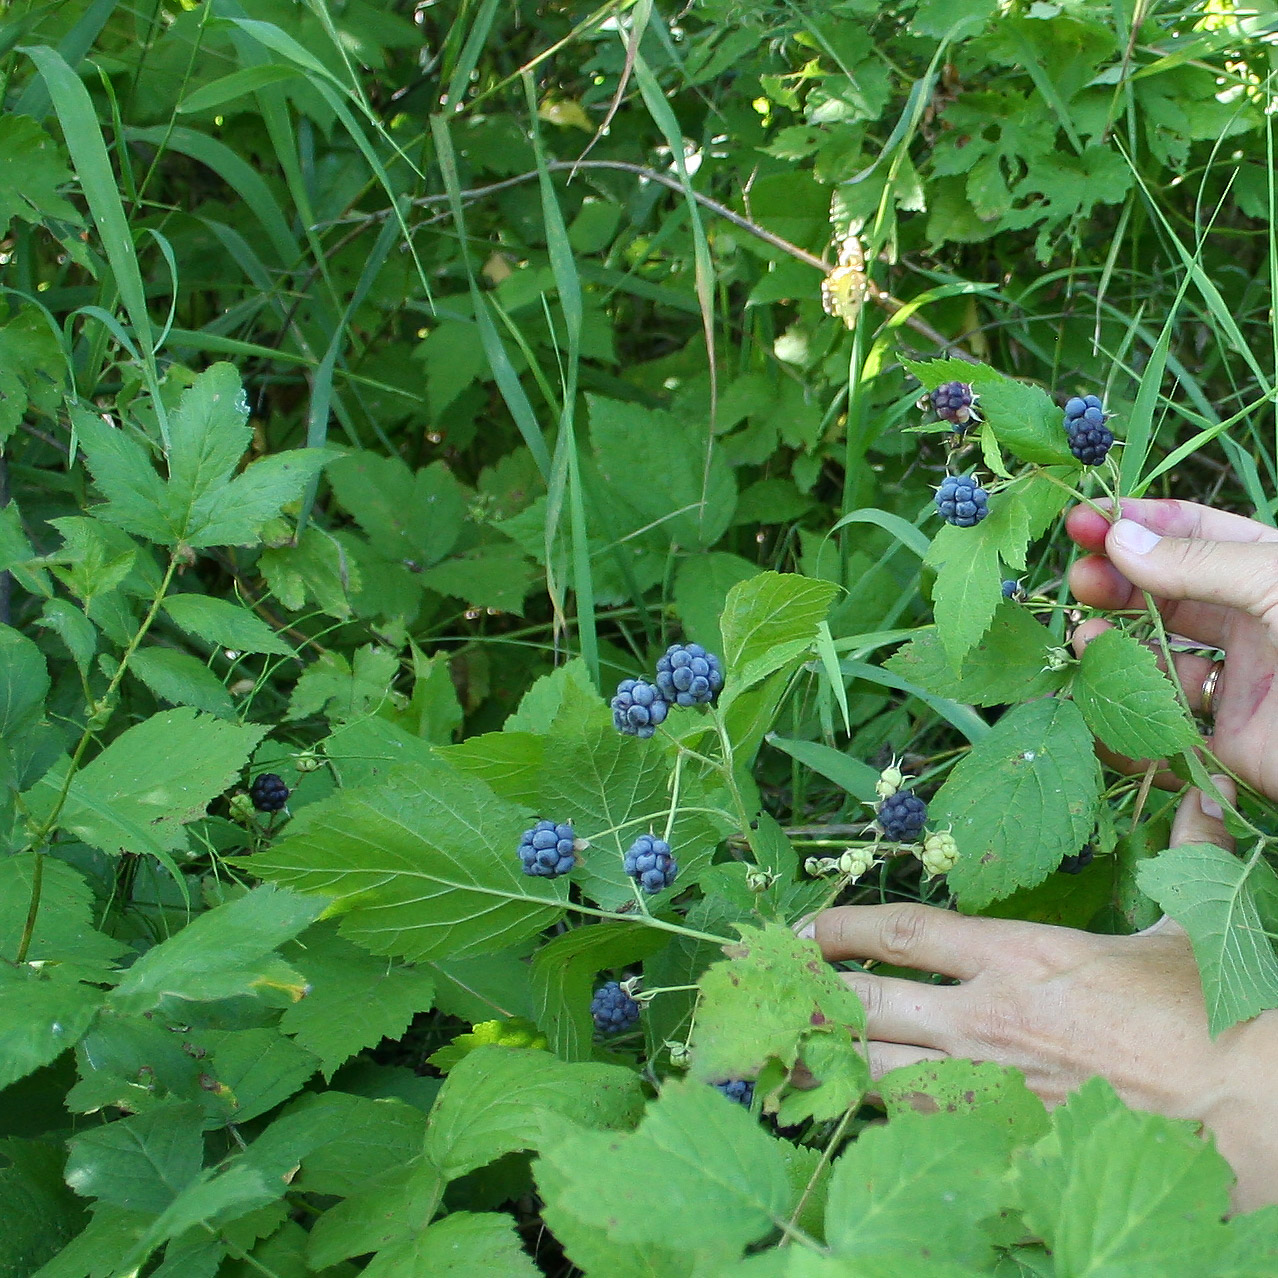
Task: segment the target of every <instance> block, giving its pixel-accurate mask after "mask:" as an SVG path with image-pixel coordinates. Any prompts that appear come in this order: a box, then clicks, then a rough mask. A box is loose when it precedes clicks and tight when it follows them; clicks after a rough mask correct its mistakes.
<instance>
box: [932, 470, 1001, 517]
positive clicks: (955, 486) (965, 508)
mask: <svg viewBox="0 0 1278 1278" xmlns="http://www.w3.org/2000/svg"><path fill="white" fill-rule="evenodd" d="M989 500H990V495H989V493H987V492H986V491H985V489H984V488H982V487H981V485H980V484H979V483H978V482H977V480H976V476H975V475H946V477H945V479H944V480H943V481H942V483H941V486H940V488H938V489H937V490H936V513H937V514H938V515H940V516H941V518H942V519H944V520H945V522H946V523H947V524H957V525H958V526H959V527H960V528H972V527H974V526H975V525H976V524H979V523H980V522H981V520H982V519H984V518H985V516H986V515H988V514H989V513H990V512H989Z"/></svg>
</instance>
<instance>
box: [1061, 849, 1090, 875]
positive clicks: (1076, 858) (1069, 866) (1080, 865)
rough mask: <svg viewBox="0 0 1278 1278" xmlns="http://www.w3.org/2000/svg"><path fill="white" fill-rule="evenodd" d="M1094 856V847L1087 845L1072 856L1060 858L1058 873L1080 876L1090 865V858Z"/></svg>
mask: <svg viewBox="0 0 1278 1278" xmlns="http://www.w3.org/2000/svg"><path fill="white" fill-rule="evenodd" d="M1095 855H1096V849H1095V847H1094V846H1093V845H1092V844H1090V843H1088V844H1087V845H1086V846H1085V847H1083V848H1082V849H1081V850H1080V851H1078V852H1077V853H1075V854H1074V855H1073V856H1067V857H1062V858H1061V864H1060V872H1061V873H1062V874H1082V872H1083V871H1084V870H1085V869H1086V868H1087V867H1088V866H1089V865H1091V863H1092V858H1093V857H1094V856H1095Z"/></svg>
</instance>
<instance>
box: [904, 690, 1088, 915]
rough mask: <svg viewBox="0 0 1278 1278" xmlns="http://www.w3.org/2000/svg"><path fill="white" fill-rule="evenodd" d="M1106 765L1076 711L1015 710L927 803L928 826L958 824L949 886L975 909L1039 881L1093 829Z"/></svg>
mask: <svg viewBox="0 0 1278 1278" xmlns="http://www.w3.org/2000/svg"><path fill="white" fill-rule="evenodd" d="M1100 787H1101V771H1100V764H1099V763H1098V762H1097V761H1096V755H1095V752H1094V750H1093V748H1092V735H1091V733H1090V732H1089V731H1088V728H1087V725H1086V723H1085V722H1084V721H1083V716H1082V715H1081V714H1080V713H1079V711H1078V707H1077V706H1075V705H1074V704H1073V703H1072V702H1070V701H1060V700H1055V699H1052V698H1045V699H1043V700H1041V701H1031V702H1028V703H1026V704H1025V705H1021V706H1016V707H1015V708H1014V709H1012V710H1010V711H1009V712H1008V713H1007V714H1005V715H1004V716H1003V717H1002V718H1001V719H1000V720H999V721H998V723H996V724H995V725H994V727H993V728H992V729H991V731H990V733H989V735H988V736H986V737H984V738H982V739H981V740H980V741H978V742H977V743H976V745H974V746H973V747H972V749H971V752H970V753H969V754H968V755H967V757H966V758H964V759H960V760H959V762H958V764H957V765H956V766H955V768H954V770H953V772H951V774H950V776H949V777H948V778H947V780H946V782H945V784H944V785H943V786H942V787H941V789H940V790H939V791H938V793H937V795H936V797H935V798H934V799H933V800H932V802H931V803H930V804H929V817H928V824H929V825H930V826H932V827H933V828H934V829H944V828H945V826H946V825H952V826H953V831H954V838H955V840H956V841H957V843H958V846H959V860H958V864H957V865H955V867H954V868H953V869H952V870H951V871H950V872H949V875H948V881H949V884H950V887H951V888H952V889H953V890H954V891H955V892H956V893H957V894H958V897H959V901H960V904H961V906H962V908H963V909H965V910H979V909H980V908H981V907H982V906H984V905H988V904H989V903H990V902H991V901H995V900H998V899H999V898H1000V897H1003V896H1007V895H1008V894H1009V893H1010V892H1012V891H1014V890H1015V889H1016V888H1018V887H1033V886H1034V885H1035V884H1036V883H1041V882H1042V881H1043V880H1044V879H1045V878H1046V877H1047V876H1048V875H1049V874H1050V873H1051V872H1052V871H1053V870H1055V869H1056V868H1057V866H1059V865H1060V863H1061V858H1062V857H1065V856H1069V855H1072V854H1073V853H1075V852H1077V851H1078V849H1079V848H1080V847H1082V846H1083V844H1084V843H1085V842H1086V840H1087V837H1088V836H1089V835H1090V834H1091V832H1092V827H1093V825H1094V824H1095V819H1096V817H1095V813H1096V805H1097V802H1098V801H1099V797H1100Z"/></svg>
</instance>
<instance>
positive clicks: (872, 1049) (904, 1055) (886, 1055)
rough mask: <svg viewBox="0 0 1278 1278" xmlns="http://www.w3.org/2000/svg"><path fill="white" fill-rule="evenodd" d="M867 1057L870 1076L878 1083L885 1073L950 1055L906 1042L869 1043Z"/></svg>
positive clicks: (866, 1051) (866, 1049) (866, 1047)
mask: <svg viewBox="0 0 1278 1278" xmlns="http://www.w3.org/2000/svg"><path fill="white" fill-rule="evenodd" d="M865 1059H866V1062H867V1063H868V1064H869V1066H870V1077H871V1078H872V1079H873V1080H874V1081H875V1082H876V1083H877V1082H878V1081H879V1079H880V1078H882V1077H883V1075H884V1074H886V1073H888V1072H889V1071H891V1070H894V1069H903V1068H904V1067H905V1066H907V1065H918V1064H919V1063H920V1062H921V1061H943V1060H947V1059H948V1057H947V1056H946V1054H945V1053H944V1052H938V1051H936V1050H935V1049H934V1048H931V1047H909V1046H907V1045H906V1044H904V1043H867V1044H866V1045H865Z"/></svg>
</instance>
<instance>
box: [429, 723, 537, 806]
mask: <svg viewBox="0 0 1278 1278" xmlns="http://www.w3.org/2000/svg"><path fill="white" fill-rule="evenodd" d="M546 746H547V738H546V737H544V736H539V735H536V734H534V733H532V732H512V731H510V730H509V729H507V730H505V731H503V732H482V733H479V734H478V735H476V736H473V737H468V738H467V739H466V740H465V741H463V742H461V743H460V744H458V745H455V746H444V747H442V748H440V749H439V750H438V753H439V755H440V757H441V758H442V759H443V760H444V761H445V762H446V763H448V764H450V765H451V766H452V767H454V768H456V769H457V771H458V772H463V773H466V774H468V775H470V776H476V777H479V779H480V780H481V781H484V782H485V783H486V784H488V785H490V786H491V787H492V788H493V790H494V791H495V792H496V793H497V794H500V795H501V797H502V798H503V799H509V800H510V801H511V802H512V803H520V804H524V805H526V806H528V807H536V805H537V803H538V801H539V797H540V794H541V776H542V769H543V768H544V767H545V761H546Z"/></svg>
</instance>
